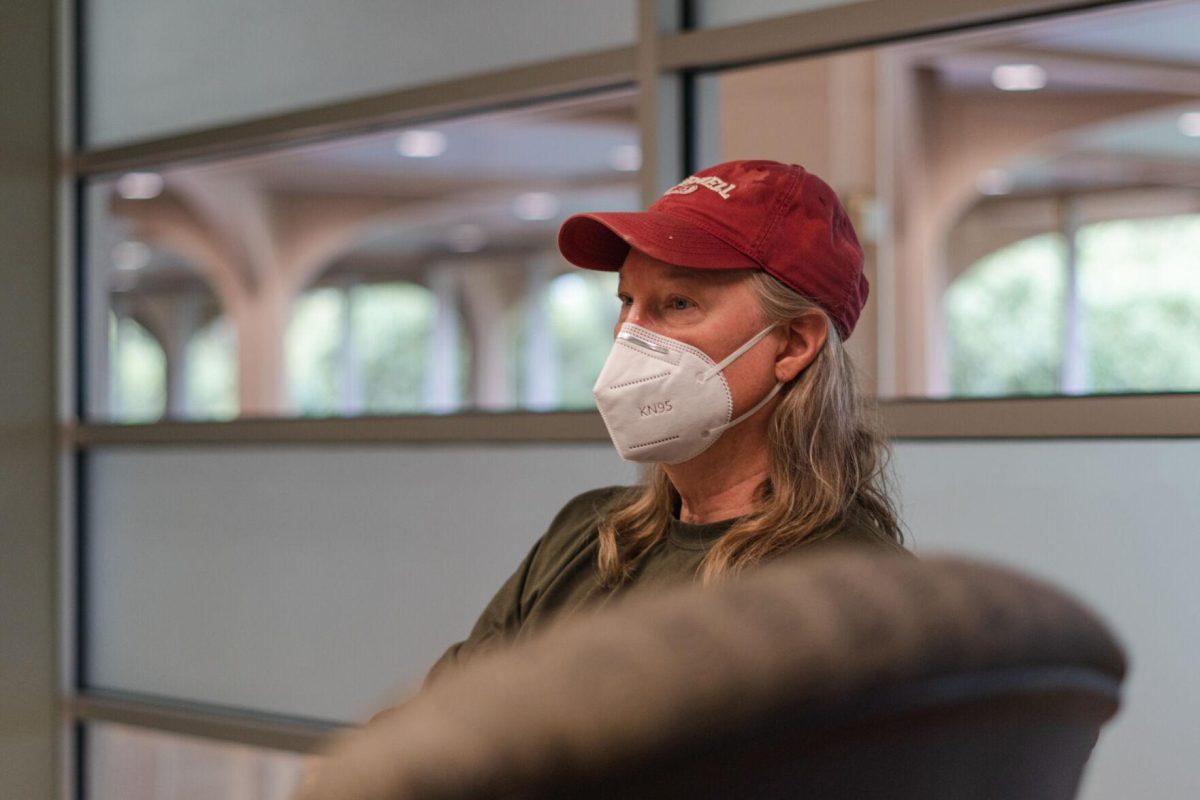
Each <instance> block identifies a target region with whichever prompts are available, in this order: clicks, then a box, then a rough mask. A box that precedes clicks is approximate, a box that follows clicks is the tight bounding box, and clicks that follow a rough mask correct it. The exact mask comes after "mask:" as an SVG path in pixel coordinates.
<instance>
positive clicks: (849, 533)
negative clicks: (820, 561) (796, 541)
mask: <svg viewBox="0 0 1200 800" xmlns="http://www.w3.org/2000/svg"><path fill="white" fill-rule="evenodd" d="M807 546H808V547H810V548H818V547H819V548H820V549H822V550H824V549H826V548H830V547H846V548H855V549H859V550H865V551H870V552H876V553H890V554H893V555H902V556H909V557H912V558H915V557H916V556H915V555H914V554H913V552H912V551H911V550H909V549H908V548H906V547H905V546H904V545H903V544H901V543H900V542H898V541H897V540H896V539H895V538H893V537H892V536H890V535H888V534H887V533H885V532H884V531H883V530H882V529H881V528H880V527H879V525H878V524H877V523H876V521H875V520H874V519H873V518H872V517H871V515H870V514H868V513H867V512H866V511H865V510H864V509H862V508H861V507H859V506H857V505H855V506H853V507H852V508H851V510H850V512H849V513H848V514H847V515H846V518H845V520H844V521H843V523H842V524H841V525H840V526H839V527H838V528H837V530H836V531H834V532H832V533H829V534H826V535H824V536H821V537H820V538H818V539H815V540H814V541H812V542H810V543H808V544H807ZM802 547H803V545H802Z"/></svg>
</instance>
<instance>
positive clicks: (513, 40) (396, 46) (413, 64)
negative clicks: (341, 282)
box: [82, 0, 634, 147]
mask: <svg viewBox="0 0 1200 800" xmlns="http://www.w3.org/2000/svg"><path fill="white" fill-rule="evenodd" d="M82 6H83V13H84V18H83V25H82V31H83V34H84V38H85V41H84V43H83V44H84V47H83V53H84V74H85V80H84V87H83V89H84V93H85V97H86V113H85V117H86V130H87V141H88V144H89V145H90V146H93V147H96V146H105V145H111V144H114V143H117V142H123V141H129V140H136V139H143V138H146V137H150V136H158V135H164V134H167V133H171V132H177V131H181V130H186V129H189V128H195V127H201V126H208V125H214V124H218V123H223V122H229V121H233V120H237V119H242V118H247V117H255V116H260V115H263V114H269V113H272V112H279V111H284V110H290V109H294V108H299V107H303V106H309V105H314V104H319V103H327V102H333V101H338V100H343V99H347V98H350V97H355V96H360V95H365V94H371V93H375V92H381V91H387V90H390V89H396V88H402V87H405V86H413V85H417V84H422V83H429V82H432V81H438V80H444V79H448V78H453V77H461V76H463V75H467V74H471V73H476V72H482V71H486V70H494V69H499V68H503V67H509V66H514V65H517V64H523V63H530V62H536V61H542V60H546V59H551V58H557V57H561V56H566V55H571V54H574V53H583V52H587V51H594V50H602V49H605V48H609V47H618V46H622V45H626V44H630V43H631V42H632V41H633V36H634V14H633V0H492V2H487V3H480V2H477V0H439V2H436V3H431V2H421V0H401V1H400V2H395V1H393V0H359V1H358V2H352V3H324V2H316V0H258V2H254V3H243V2H238V0H216V2H206V3H188V2H184V1H183V0H120V2H117V1H116V0H93V2H89V3H85V4H82Z"/></svg>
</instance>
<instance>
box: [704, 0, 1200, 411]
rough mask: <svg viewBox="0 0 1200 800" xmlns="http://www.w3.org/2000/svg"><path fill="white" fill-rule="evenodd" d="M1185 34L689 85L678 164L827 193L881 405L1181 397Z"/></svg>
mask: <svg viewBox="0 0 1200 800" xmlns="http://www.w3.org/2000/svg"><path fill="white" fill-rule="evenodd" d="M1198 25H1200V3H1196V2H1188V3H1167V4H1134V5H1131V6H1128V7H1121V8H1114V9H1106V10H1102V11H1096V12H1089V13H1084V14H1072V15H1063V16H1058V17H1050V18H1046V19H1042V20H1038V21H1036V22H1029V23H1022V24H1017V25H1006V26H994V27H991V28H988V29H987V30H983V31H972V32H971V33H970V34H967V35H962V34H960V35H951V36H943V37H936V38H926V39H920V40H914V41H911V42H906V43H904V44H900V45H890V46H886V47H878V48H871V49H861V50H855V51H850V52H842V53H837V54H834V55H830V56H823V57H815V58H806V59H795V60H791V61H785V62H777V63H772V64H767V65H761V66H754V67H749V68H741V69H732V70H724V71H718V72H710V73H706V74H703V75H701V76H699V77H698V78H697V79H696V86H695V88H696V93H695V96H696V100H697V102H696V133H695V135H696V141H695V143H696V153H697V158H698V160H699V161H700V162H701V165H708V164H712V163H717V162H719V161H723V160H727V159H735V158H771V159H777V160H781V161H787V162H793V163H798V164H802V165H804V166H805V167H807V168H809V169H810V170H812V171H813V172H815V173H816V174H818V175H820V176H821V177H822V178H824V179H825V180H826V181H827V182H828V183H829V184H830V185H831V186H832V187H833V188H834V189H835V190H836V191H837V192H838V194H839V195H840V196H841V198H842V200H843V202H844V203H845V205H846V207H847V210H848V211H849V212H850V215H851V218H852V220H853V221H854V225H855V229H856V230H857V232H858V234H859V240H860V242H862V244H863V245H864V250H865V253H866V270H867V276H868V279H869V280H870V283H871V291H870V296H869V297H868V301H867V306H866V308H865V309H864V311H863V315H862V317H861V318H860V321H859V323H858V327H857V328H856V329H855V332H854V335H853V336H852V338H851V339H850V342H849V344H850V349H851V351H852V353H853V354H854V356H855V358H856V360H857V361H858V363H859V364H860V365H861V366H862V367H863V372H864V373H865V375H866V376H867V377H868V378H869V385H871V386H872V387H874V389H875V390H876V391H877V392H878V394H880V395H881V396H886V397H935V398H946V397H998V396H1016V395H1059V394H1072V395H1076V394H1102V393H1104V394H1106V393H1122V392H1194V391H1198V390H1200V366H1197V365H1200V350H1198V349H1197V348H1200V270H1198V269H1196V259H1195V255H1194V254H1195V253H1196V252H1197V246H1198V243H1200V240H1198V238H1197V237H1200V199H1198V197H1197V194H1196V192H1195V176H1196V175H1197V174H1198V171H1200V105H1197V103H1196V101H1195V99H1194V98H1195V94H1194V93H1189V94H1183V95H1181V94H1179V93H1178V89H1179V88H1180V87H1181V86H1182V85H1183V84H1185V83H1188V84H1190V83H1194V79H1193V76H1192V75H1191V74H1190V72H1188V70H1190V69H1193V68H1194V67H1197V66H1200V44H1198V43H1197V41H1198V40H1197V39H1196V38H1195V37H1194V36H1188V35H1185V34H1182V33H1181V31H1191V30H1194V29H1196V27H1197V26H1198ZM1185 65H1186V66H1185ZM1181 69H1182V70H1184V71H1183V72H1180V71H1179V70H1181ZM1177 81H1179V82H1181V83H1177Z"/></svg>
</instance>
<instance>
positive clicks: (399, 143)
mask: <svg viewBox="0 0 1200 800" xmlns="http://www.w3.org/2000/svg"><path fill="white" fill-rule="evenodd" d="M396 152H397V153H399V154H400V155H402V156H404V157H405V158H434V157H435V156H440V155H441V154H442V153H444V152H446V134H444V133H442V132H440V131H427V130H418V129H416V128H414V129H413V130H409V131H404V132H403V133H401V134H400V135H399V136H397V137H396Z"/></svg>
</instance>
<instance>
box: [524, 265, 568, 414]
mask: <svg viewBox="0 0 1200 800" xmlns="http://www.w3.org/2000/svg"><path fill="white" fill-rule="evenodd" d="M558 263H559V262H558V258H557V257H556V256H555V255H554V254H548V253H543V254H540V255H538V256H535V257H534V258H533V259H532V260H531V261H530V263H529V267H528V269H529V276H528V288H527V289H526V302H525V308H526V309H527V310H526V315H525V346H524V352H523V353H522V354H521V355H522V360H523V362H524V363H523V365H522V366H523V368H524V371H525V372H524V375H525V381H524V387H523V388H524V392H523V396H522V398H521V401H522V404H523V405H524V406H525V407H526V408H528V409H531V410H534V411H546V410H549V409H552V408H556V407H558V405H559V400H560V397H559V392H560V387H559V364H558V342H557V341H556V340H555V338H554V331H553V330H552V329H551V327H550V314H549V308H548V303H549V300H550V282H551V281H552V280H554V277H555V275H556V274H557V273H558Z"/></svg>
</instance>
